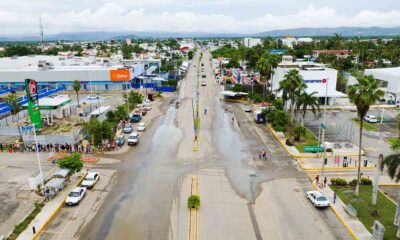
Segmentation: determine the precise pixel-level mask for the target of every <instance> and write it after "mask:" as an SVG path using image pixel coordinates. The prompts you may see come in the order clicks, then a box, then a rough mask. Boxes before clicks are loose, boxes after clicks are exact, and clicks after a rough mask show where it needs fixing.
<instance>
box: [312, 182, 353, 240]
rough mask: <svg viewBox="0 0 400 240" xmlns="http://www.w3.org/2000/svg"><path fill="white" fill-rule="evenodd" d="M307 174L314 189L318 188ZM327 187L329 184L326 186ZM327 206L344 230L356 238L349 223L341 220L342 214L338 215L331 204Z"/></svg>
mask: <svg viewBox="0 0 400 240" xmlns="http://www.w3.org/2000/svg"><path fill="white" fill-rule="evenodd" d="M307 176H308V177H309V178H310V180H311V182H312V186H313V188H314V189H315V190H317V191H318V190H319V188H318V187H317V185H316V184H315V182H314V181H313V179H312V178H311V176H310V175H308V174H307ZM328 187H329V186H328ZM329 208H330V209H331V210H332V212H333V213H334V214H335V215H336V217H337V219H338V220H339V221H340V222H341V223H342V224H343V226H344V227H345V228H346V230H347V231H348V232H349V234H350V236H351V237H352V238H353V239H355V240H358V239H359V238H358V237H357V235H356V234H355V233H354V232H353V230H351V228H350V227H349V225H347V223H346V222H345V221H344V220H343V218H342V216H340V214H339V213H338V212H337V211H336V209H335V208H333V207H332V206H331V205H329Z"/></svg>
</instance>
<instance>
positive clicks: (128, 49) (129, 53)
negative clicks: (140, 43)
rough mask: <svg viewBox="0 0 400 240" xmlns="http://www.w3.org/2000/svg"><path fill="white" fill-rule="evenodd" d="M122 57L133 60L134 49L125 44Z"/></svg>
mask: <svg viewBox="0 0 400 240" xmlns="http://www.w3.org/2000/svg"><path fill="white" fill-rule="evenodd" d="M121 51H122V57H123V58H124V59H131V58H132V47H131V46H129V45H128V44H126V43H124V44H122V49H121Z"/></svg>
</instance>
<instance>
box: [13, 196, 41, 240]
mask: <svg viewBox="0 0 400 240" xmlns="http://www.w3.org/2000/svg"><path fill="white" fill-rule="evenodd" d="M34 205H35V209H34V210H33V211H32V212H31V213H30V214H29V215H28V216H27V217H26V218H25V219H24V220H23V221H22V222H20V223H19V224H18V225H15V226H14V230H13V232H12V234H11V235H10V236H9V237H8V238H7V240H14V239H17V238H18V236H19V235H20V234H21V233H22V232H23V231H24V230H25V229H26V228H27V227H28V225H29V224H30V223H31V222H32V220H33V219H35V217H36V215H38V214H39V213H40V211H41V210H42V208H43V206H44V204H43V203H39V202H35V203H34Z"/></svg>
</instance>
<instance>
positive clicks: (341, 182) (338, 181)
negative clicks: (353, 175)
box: [331, 178, 347, 186]
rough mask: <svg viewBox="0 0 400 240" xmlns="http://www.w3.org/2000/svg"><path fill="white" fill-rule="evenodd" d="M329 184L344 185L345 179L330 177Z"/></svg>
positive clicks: (345, 183)
mask: <svg viewBox="0 0 400 240" xmlns="http://www.w3.org/2000/svg"><path fill="white" fill-rule="evenodd" d="M331 184H332V185H334V186H346V185H347V181H346V180H345V179H343V178H331Z"/></svg>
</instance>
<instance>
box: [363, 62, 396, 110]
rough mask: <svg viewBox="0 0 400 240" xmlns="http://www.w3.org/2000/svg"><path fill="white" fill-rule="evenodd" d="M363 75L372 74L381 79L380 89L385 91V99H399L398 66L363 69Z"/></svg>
mask: <svg viewBox="0 0 400 240" xmlns="http://www.w3.org/2000/svg"><path fill="white" fill-rule="evenodd" d="M364 75H372V76H373V77H374V78H376V79H378V80H380V81H382V83H381V89H382V90H383V91H384V92H385V100H386V101H388V100H393V101H395V102H396V104H398V103H399V100H400V67H393V68H374V69H365V71H364Z"/></svg>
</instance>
